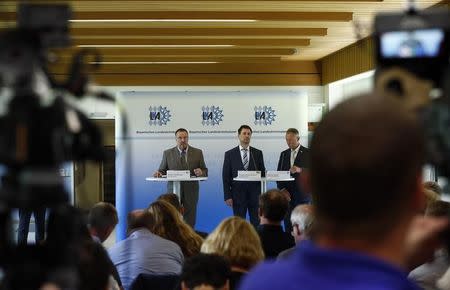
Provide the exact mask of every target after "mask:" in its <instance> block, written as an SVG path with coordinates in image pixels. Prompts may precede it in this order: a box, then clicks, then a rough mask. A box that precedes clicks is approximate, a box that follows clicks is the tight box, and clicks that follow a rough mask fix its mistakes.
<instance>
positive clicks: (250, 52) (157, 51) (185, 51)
mask: <svg viewBox="0 0 450 290" xmlns="http://www.w3.org/2000/svg"><path fill="white" fill-rule="evenodd" d="M76 50H78V49H74V48H71V49H62V50H54V51H55V52H57V53H58V52H59V53H61V54H62V55H64V54H72V53H73V52H75V51H76ZM97 51H98V52H99V53H100V54H102V55H147V56H169V55H171V56H177V57H179V56H183V55H196V56H228V55H235V56H263V55H265V56H282V55H293V54H296V53H297V50H296V49H291V48H99V49H97Z"/></svg>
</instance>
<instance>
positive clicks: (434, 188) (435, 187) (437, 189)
mask: <svg viewBox="0 0 450 290" xmlns="http://www.w3.org/2000/svg"><path fill="white" fill-rule="evenodd" d="M423 187H424V188H425V189H429V190H432V191H434V192H436V193H437V194H438V195H439V196H440V195H442V187H440V186H439V184H438V183H437V182H434V181H427V182H424V184H423Z"/></svg>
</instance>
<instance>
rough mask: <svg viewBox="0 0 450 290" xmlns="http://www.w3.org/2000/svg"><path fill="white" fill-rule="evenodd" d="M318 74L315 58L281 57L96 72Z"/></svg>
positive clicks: (62, 69) (61, 69) (56, 69)
mask: <svg viewBox="0 0 450 290" xmlns="http://www.w3.org/2000/svg"><path fill="white" fill-rule="evenodd" d="M50 70H51V72H52V73H54V74H64V73H66V72H67V71H68V65H67V64H60V65H56V66H51V67H50ZM123 72H127V74H267V73H269V74H287V73H290V74H292V73H293V74H318V73H320V67H319V65H318V64H316V63H315V62H314V61H280V62H278V63H272V64H271V65H267V64H261V63H207V64H206V63H204V64H104V65H101V67H100V68H99V70H98V71H95V72H94V73H95V74H123Z"/></svg>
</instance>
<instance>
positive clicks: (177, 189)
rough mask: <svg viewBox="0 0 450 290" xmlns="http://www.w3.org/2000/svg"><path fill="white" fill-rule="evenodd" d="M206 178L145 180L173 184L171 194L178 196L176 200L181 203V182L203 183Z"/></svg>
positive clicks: (148, 178) (156, 178) (152, 178)
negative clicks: (170, 182)
mask: <svg viewBox="0 0 450 290" xmlns="http://www.w3.org/2000/svg"><path fill="white" fill-rule="evenodd" d="M207 179H208V177H191V178H189V179H186V178H183V179H175V178H167V177H147V178H145V180H147V181H154V182H169V181H172V182H173V193H175V194H176V195H177V196H178V200H180V201H181V195H180V194H181V182H182V181H205V180H207Z"/></svg>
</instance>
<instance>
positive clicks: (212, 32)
mask: <svg viewBox="0 0 450 290" xmlns="http://www.w3.org/2000/svg"><path fill="white" fill-rule="evenodd" d="M71 35H72V36H75V37H78V36H92V35H93V36H114V37H120V36H133V35H134V36H191V37H201V36H217V37H218V36H229V37H233V38H234V37H238V36H262V37H267V36H277V37H278V38H285V37H286V36H297V37H298V36H325V35H327V28H108V29H105V28H72V29H71Z"/></svg>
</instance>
